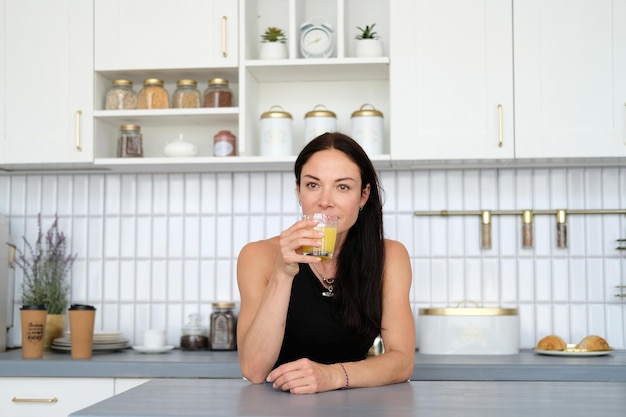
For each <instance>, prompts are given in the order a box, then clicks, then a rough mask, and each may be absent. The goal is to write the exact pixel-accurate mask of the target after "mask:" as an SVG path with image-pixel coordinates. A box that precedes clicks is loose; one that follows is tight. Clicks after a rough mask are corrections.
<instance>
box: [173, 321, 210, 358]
mask: <svg viewBox="0 0 626 417" xmlns="http://www.w3.org/2000/svg"><path fill="white" fill-rule="evenodd" d="M180 347H181V349H185V350H206V349H207V348H208V347H209V338H208V337H207V330H206V329H205V328H204V327H202V317H201V316H200V314H198V313H192V314H190V315H189V322H188V323H187V324H186V325H185V327H183V333H182V336H181V337H180Z"/></svg>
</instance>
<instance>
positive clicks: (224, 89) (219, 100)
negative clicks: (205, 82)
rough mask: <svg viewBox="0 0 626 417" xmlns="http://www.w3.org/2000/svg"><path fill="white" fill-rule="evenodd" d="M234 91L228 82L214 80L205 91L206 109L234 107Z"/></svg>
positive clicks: (221, 79) (222, 79)
mask: <svg viewBox="0 0 626 417" xmlns="http://www.w3.org/2000/svg"><path fill="white" fill-rule="evenodd" d="M232 106H233V91H232V90H231V89H230V87H229V86H228V80H225V79H224V78H213V79H211V80H209V86H208V87H207V89H206V90H204V107H232Z"/></svg>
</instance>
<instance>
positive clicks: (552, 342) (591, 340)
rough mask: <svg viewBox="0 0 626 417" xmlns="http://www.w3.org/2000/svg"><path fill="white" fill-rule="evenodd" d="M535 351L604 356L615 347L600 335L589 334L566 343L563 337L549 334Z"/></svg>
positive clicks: (546, 353)
mask: <svg viewBox="0 0 626 417" xmlns="http://www.w3.org/2000/svg"><path fill="white" fill-rule="evenodd" d="M534 351H535V353H539V354H540V355H552V356H603V355H608V354H610V353H611V352H613V348H612V347H611V346H609V344H608V343H607V341H606V340H604V339H603V338H602V337H600V336H595V335H591V336H587V337H585V338H584V339H583V340H581V341H580V343H577V344H576V343H565V341H564V340H563V339H562V338H561V337H559V336H557V335H549V336H546V337H544V338H543V339H541V340H540V341H539V343H537V346H536V347H535V349H534Z"/></svg>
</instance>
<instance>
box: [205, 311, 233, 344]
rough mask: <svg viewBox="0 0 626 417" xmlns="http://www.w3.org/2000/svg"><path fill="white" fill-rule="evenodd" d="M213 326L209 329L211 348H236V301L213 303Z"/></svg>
mask: <svg viewBox="0 0 626 417" xmlns="http://www.w3.org/2000/svg"><path fill="white" fill-rule="evenodd" d="M212 306H213V313H211V328H210V330H209V348H210V349H211V350H235V349H236V348H237V339H236V338H235V331H236V328H235V315H234V314H233V308H234V307H235V303H213V305H212Z"/></svg>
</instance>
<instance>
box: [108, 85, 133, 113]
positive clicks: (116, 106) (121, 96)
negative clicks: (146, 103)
mask: <svg viewBox="0 0 626 417" xmlns="http://www.w3.org/2000/svg"><path fill="white" fill-rule="evenodd" d="M104 107H105V109H107V110H123V109H136V108H137V93H136V92H135V90H133V82H132V81H129V80H113V82H112V83H111V87H110V88H109V90H108V91H107V94H106V102H105V106H104Z"/></svg>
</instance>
